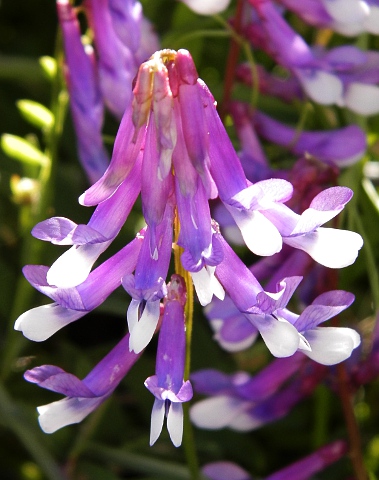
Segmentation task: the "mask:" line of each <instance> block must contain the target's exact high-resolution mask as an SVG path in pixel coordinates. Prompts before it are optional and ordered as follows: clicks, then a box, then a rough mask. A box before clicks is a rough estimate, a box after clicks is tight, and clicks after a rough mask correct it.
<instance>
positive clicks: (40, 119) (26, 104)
mask: <svg viewBox="0 0 379 480" xmlns="http://www.w3.org/2000/svg"><path fill="white" fill-rule="evenodd" d="M17 107H18V109H19V110H20V112H21V114H22V116H23V117H24V118H25V120H27V121H28V122H29V123H31V124H32V125H35V126H36V127H38V128H44V129H50V128H51V127H52V126H53V123H54V115H53V114H52V112H51V111H50V110H49V109H47V108H46V107H45V106H44V105H42V104H41V103H38V102H33V101H32V100H19V101H18V102H17Z"/></svg>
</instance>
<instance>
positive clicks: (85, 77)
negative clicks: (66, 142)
mask: <svg viewBox="0 0 379 480" xmlns="http://www.w3.org/2000/svg"><path fill="white" fill-rule="evenodd" d="M57 10H58V19H59V23H60V26H61V29H62V35H63V43H64V49H65V61H66V70H65V73H66V80H67V87H68V91H69V94H70V107H71V113H72V117H73V121H74V126H75V132H76V138H77V143H78V153H79V159H80V162H81V164H82V166H83V168H84V170H85V172H86V174H87V175H88V178H89V180H90V182H91V183H93V182H96V181H97V180H98V179H99V178H100V177H101V175H102V174H103V173H104V171H105V169H106V168H107V166H108V164H109V158H108V154H107V152H106V150H105V148H104V145H103V141H102V137H101V130H102V125H103V102H102V98H101V93H100V89H99V85H98V80H97V74H96V64H95V59H94V55H93V51H92V48H91V47H90V46H89V45H88V46H86V47H85V46H84V45H83V44H82V41H81V34H80V27H79V22H78V21H77V19H76V16H75V12H74V9H73V8H72V7H71V5H70V3H69V1H68V0H57Z"/></svg>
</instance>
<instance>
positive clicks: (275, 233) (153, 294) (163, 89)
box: [16, 50, 362, 445]
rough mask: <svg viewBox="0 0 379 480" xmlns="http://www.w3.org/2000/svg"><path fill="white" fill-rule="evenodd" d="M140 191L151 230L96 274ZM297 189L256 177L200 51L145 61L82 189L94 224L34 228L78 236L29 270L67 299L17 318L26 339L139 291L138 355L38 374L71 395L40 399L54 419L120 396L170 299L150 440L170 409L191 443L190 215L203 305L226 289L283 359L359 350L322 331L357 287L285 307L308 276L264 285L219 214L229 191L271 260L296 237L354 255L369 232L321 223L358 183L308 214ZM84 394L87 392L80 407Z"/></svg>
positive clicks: (311, 248)
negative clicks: (213, 210)
mask: <svg viewBox="0 0 379 480" xmlns="http://www.w3.org/2000/svg"><path fill="white" fill-rule="evenodd" d="M139 194H141V200H142V210H143V215H144V218H145V221H146V224H147V226H146V228H145V229H144V230H143V231H142V232H140V233H139V235H138V237H137V238H136V239H135V240H133V241H132V242H131V243H130V244H128V245H127V246H126V247H124V249H122V250H121V251H120V252H118V253H116V254H115V255H114V256H113V257H111V258H109V259H108V260H106V261H105V262H104V263H102V264H101V265H100V266H98V267H97V268H95V269H94V270H93V271H92V272H91V269H92V266H93V264H94V263H95V261H96V260H97V259H98V257H99V256H100V254H101V253H103V252H104V251H105V250H106V248H107V247H108V246H109V245H110V243H111V242H112V240H113V239H114V238H115V237H116V235H117V234H118V233H119V231H120V229H121V227H122V225H123V223H124V222H125V220H126V218H127V216H128V214H129V212H130V209H131V207H132V205H133V203H134V202H135V200H136V198H137V196H138V195H139ZM291 194H292V186H291V184H290V183H289V182H288V181H286V180H281V179H274V178H272V179H268V180H264V181H260V182H257V183H254V184H252V183H251V182H249V181H248V180H247V178H246V177H245V174H244V172H243V169H242V167H241V164H240V162H239V159H238V157H237V154H236V153H235V151H234V149H233V147H232V144H231V142H230V140H229V138H228V136H227V134H226V132H225V130H224V128H223V126H222V123H221V120H220V118H219V116H218V114H217V111H216V107H215V102H214V99H213V97H212V95H211V94H210V92H209V90H208V88H207V87H206V85H205V84H204V83H203V82H202V81H201V80H200V79H199V78H198V76H197V73H196V69H195V66H194V64H193V61H192V59H191V56H190V55H189V53H188V52H187V51H184V50H179V51H178V52H174V51H171V50H163V51H161V52H157V53H156V54H154V55H153V56H152V57H151V58H150V60H148V61H147V62H145V63H143V64H142V65H141V67H140V69H139V73H138V76H137V79H136V83H135V87H134V90H133V101H132V102H131V103H130V104H129V106H128V107H127V109H126V111H125V114H124V116H123V119H122V122H121V125H120V128H119V131H118V134H117V138H116V142H115V147H114V151H113V156H112V160H111V163H110V165H109V167H108V168H107V170H106V172H105V173H104V175H103V176H102V177H101V178H100V179H99V180H98V181H97V182H96V183H95V184H94V185H93V186H92V187H90V188H89V189H88V190H87V191H86V192H85V193H84V194H83V195H82V196H81V198H80V202H81V203H82V204H83V205H97V208H96V210H95V211H94V213H93V215H92V217H91V219H90V221H89V222H88V224H87V225H77V224H75V223H74V222H72V221H70V220H68V219H66V218H61V217H53V218H51V219H49V220H46V221H43V222H42V223H40V224H38V225H37V226H36V227H35V228H34V230H33V232H32V233H33V235H34V236H35V237H37V238H39V239H41V240H45V241H50V242H52V243H55V244H59V245H72V246H71V248H70V249H69V250H67V251H66V252H65V253H64V254H63V255H62V256H61V257H59V258H58V259H57V260H56V262H55V263H54V264H53V265H52V266H51V267H50V268H48V267H44V266H31V265H29V266H26V267H25V269H24V274H25V276H26V278H27V279H28V280H29V281H30V282H31V283H32V285H33V286H34V287H35V288H37V289H38V290H40V291H41V292H43V293H45V294H47V295H48V296H50V297H51V298H52V299H53V300H54V301H55V303H53V304H52V305H50V306H43V307H38V308H36V309H34V310H31V311H29V312H26V313H24V314H23V315H22V316H21V317H20V318H19V319H18V320H17V322H16V328H17V329H18V330H21V331H23V333H24V334H25V335H26V336H27V337H29V338H31V339H33V340H44V339H45V338H47V337H49V336H50V335H51V334H53V333H54V332H55V331H57V330H58V329H59V328H61V327H63V326H64V325H66V324H68V323H70V322H72V321H75V320H77V319H78V318H80V317H82V316H83V315H85V314H86V313H87V312H88V311H90V310H92V309H93V308H95V307H96V306H98V305H99V304H100V303H102V301H104V299H105V298H106V297H107V296H108V295H109V294H110V293H111V292H112V291H113V290H114V289H115V288H116V287H118V286H120V285H122V286H123V287H124V289H125V290H126V291H127V292H128V293H129V294H130V296H131V297H132V301H131V302H130V306H129V309H128V314H127V319H128V327H129V334H128V336H127V337H126V339H124V340H123V341H122V342H123V343H127V344H128V350H129V353H128V352H126V353H125V354H123V355H121V356H122V358H118V355H119V354H118V352H119V351H120V347H119V346H118V347H116V348H115V350H114V351H112V352H111V354H109V357H106V359H105V360H104V361H103V362H102V363H100V364H99V365H98V366H97V367H96V368H95V370H93V371H92V372H91V374H89V376H88V377H86V379H85V380H83V382H80V381H79V380H77V379H75V380H73V377H72V376H69V377H67V375H69V374H66V373H64V372H62V371H61V370H60V369H59V370H56V368H55V367H40V368H37V369H34V370H32V371H30V372H28V373H27V374H26V378H27V379H29V380H31V381H34V382H37V383H38V384H39V385H40V386H42V387H45V388H50V389H53V390H55V391H58V392H60V393H66V394H67V395H68V397H70V400H66V401H64V402H61V403H59V402H58V404H52V406H45V407H41V408H40V414H41V425H42V427H43V428H44V429H45V430H46V431H53V430H55V429H56V428H59V427H60V426H62V424H66V423H73V422H76V421H79V420H80V419H81V418H83V415H85V414H87V413H88V412H89V411H91V410H93V409H94V408H95V407H96V406H97V405H98V404H99V402H101V401H103V400H104V399H105V398H106V397H107V396H108V395H109V394H110V392H111V391H113V389H114V388H115V386H116V385H117V383H118V382H119V381H120V375H119V372H124V373H125V371H126V370H127V369H128V368H129V367H130V364H131V363H133V362H134V361H135V360H136V358H137V356H138V355H139V354H140V353H141V352H142V351H143V349H144V348H145V347H146V345H147V344H148V343H149V342H150V340H151V338H152V337H153V335H154V332H155V330H156V329H157V326H158V322H159V319H160V317H161V301H162V300H163V301H164V313H163V316H162V324H161V326H160V329H161V332H160V337H159V338H160V340H159V346H158V360H157V368H156V376H154V377H150V378H149V379H148V380H147V381H146V386H147V387H148V389H149V390H150V391H151V392H152V393H153V394H154V396H155V397H156V400H155V404H154V408H153V415H152V440H151V441H152V442H154V441H155V440H156V438H157V436H158V435H159V432H160V429H161V424H162V419H163V417H162V415H163V414H164V412H165V410H166V414H167V416H168V427H169V431H170V433H171V436H172V438H173V442H174V444H175V445H179V444H180V442H181V427H180V426H177V427H175V428H174V426H173V424H175V422H177V423H178V425H180V424H181V423H180V422H181V421H180V420H179V418H180V415H181V413H180V412H181V410H180V408H179V407H180V402H182V401H187V400H189V399H190V398H191V396H192V390H191V388H190V385H189V384H188V381H187V382H185V383H183V369H184V363H183V362H184V360H180V361H178V360H177V359H178V358H181V359H182V358H183V355H184V354H183V352H184V345H185V340H184V336H183V335H184V310H183V308H184V304H185V297H184V293H183V290H184V288H185V287H184V286H183V285H182V280H180V277H179V278H176V279H175V280H172V282H171V284H170V285H171V286H169V287H168V286H167V285H166V278H167V274H168V270H169V265H170V258H171V251H172V242H173V226H174V223H178V224H180V231H179V235H178V236H177V238H176V239H175V243H176V244H177V245H178V247H180V248H181V252H182V253H181V256H180V261H181V264H182V267H183V268H184V270H185V271H186V272H188V274H189V275H190V277H189V278H191V279H192V282H193V284H194V286H195V289H196V292H197V295H198V298H199V301H200V303H201V304H202V305H207V304H209V302H210V301H211V300H212V298H213V295H216V296H218V297H219V298H220V299H223V298H224V290H226V292H227V293H228V294H229V296H230V298H231V299H232V301H233V304H234V305H235V307H236V308H237V309H238V310H239V311H240V312H241V313H242V314H243V315H244V318H245V323H246V326H241V329H242V330H241V332H242V331H245V330H246V328H247V330H249V329H250V330H254V329H255V330H256V331H259V332H260V334H261V335H262V337H263V339H264V341H265V342H266V345H267V346H268V348H269V349H270V351H271V353H272V354H273V355H275V356H278V357H288V356H291V355H293V354H294V353H295V352H296V351H297V350H301V351H303V352H304V353H305V354H306V355H308V356H309V357H311V358H314V359H316V360H317V361H320V362H321V363H325V364H334V363H336V362H340V361H342V360H343V359H345V358H347V357H348V356H350V354H351V352H352V350H353V349H354V348H356V347H357V345H358V344H359V337H358V335H357V334H356V333H355V332H354V331H353V330H350V329H343V328H340V329H338V328H337V329H336V328H321V329H320V328H319V327H318V325H319V324H320V323H321V322H323V321H325V320H328V319H329V318H331V317H332V316H334V315H336V314H337V313H339V312H340V311H341V310H343V309H344V308H346V307H347V306H348V305H349V304H350V303H351V302H352V300H353V297H352V296H351V295H350V294H348V293H346V292H330V293H329V294H325V295H324V296H321V297H318V298H317V299H316V300H315V301H314V302H313V304H312V305H310V306H309V307H307V309H305V310H304V312H303V313H302V314H301V315H300V316H299V315H295V314H294V313H292V312H291V311H289V310H287V308H286V305H287V303H288V301H289V299H290V297H291V295H292V293H293V292H294V290H295V288H296V286H297V285H298V284H299V282H300V280H301V278H299V277H289V278H284V279H283V280H282V281H281V282H280V283H279V284H278V286H277V288H276V291H275V292H272V293H270V292H265V291H264V289H263V287H262V286H261V285H260V283H259V282H258V280H257V279H256V278H255V277H254V275H253V274H252V273H251V271H250V270H249V269H247V267H246V266H245V265H244V264H243V262H242V261H241V260H240V259H239V258H238V257H237V255H236V254H235V253H234V252H233V250H232V249H231V248H230V246H229V245H228V243H227V242H226V241H225V239H224V238H223V236H222V235H221V234H220V232H219V229H218V226H217V224H216V223H215V222H214V221H213V220H212V218H211V215H210V207H209V203H208V201H209V199H213V198H216V197H217V196H218V197H219V198H220V199H221V201H222V202H223V204H224V206H225V207H226V208H227V209H228V211H229V212H230V213H231V215H232V216H233V218H234V219H235V221H236V224H237V225H238V227H239V228H240V229H241V233H242V235H243V237H244V239H245V241H246V244H247V246H248V247H249V248H250V249H251V250H252V251H253V252H254V253H256V254H259V255H272V254H274V253H276V252H278V251H280V250H281V249H282V245H283V243H285V244H287V245H290V246H292V247H295V248H298V249H300V250H304V251H306V252H308V253H309V255H311V256H312V257H313V258H314V259H315V260H317V261H319V262H321V263H322V264H324V265H327V266H329V267H338V268H339V267H344V266H346V265H350V264H351V263H352V262H354V260H355V258H356V256H357V252H358V250H359V249H360V248H361V246H362V239H361V237H360V236H359V235H358V234H356V233H353V232H349V231H342V230H335V229H332V228H324V227H321V225H322V224H323V223H325V222H327V221H328V220H330V219H331V218H333V217H334V216H335V215H337V214H338V213H339V212H340V211H341V210H342V209H343V207H344V205H345V204H346V203H347V202H348V201H349V200H350V198H351V195H352V192H351V191H350V190H349V189H348V188H345V187H334V188H330V189H327V190H325V191H324V192H321V193H320V194H319V195H317V196H316V197H315V198H314V199H313V200H312V202H311V204H310V207H309V208H308V209H306V210H305V211H304V212H303V213H302V214H301V215H299V214H296V213H294V212H293V211H292V210H291V209H290V208H288V207H287V206H286V205H285V203H284V202H285V201H287V200H289V199H290V197H291ZM342 245H343V248H342ZM133 272H134V274H133ZM236 278H237V279H238V282H237V284H236ZM173 282H174V284H173ZM177 284H178V285H179V286H176V285H177ZM176 331H177V333H175V332H176ZM169 332H170V333H169ZM174 337H175V338H177V340H176V341H173V338H174ZM243 341H244V339H243ZM174 359H175V360H174ZM103 369H104V370H103ZM172 369H173V370H172ZM115 370H117V375H115V374H114V372H115ZM99 371H100V372H101V375H100V376H99V378H100V380H99V379H98V381H100V384H101V385H102V386H103V382H104V381H105V378H108V379H109V383H108V385H107V388H105V387H104V386H103V388H100V387H99V386H98V385H96V386H93V382H94V381H96V374H98V372H99ZM94 372H96V373H94ZM67 378H70V379H71V380H72V382H73V387H72V388H71V387H70V388H68V387H67V383H68V380H67ZM88 378H89V379H88ZM62 385H63V386H62ZM83 385H85V387H83ZM76 387H77V389H76ZM86 389H87V390H86ZM75 398H76V399H78V398H85V399H86V401H82V402H80V403H78V402H75V401H74V399H75ZM167 401H170V402H171V406H167ZM58 408H62V409H64V410H65V412H66V416H65V417H64V416H63V415H57V413H56V412H57V409H58ZM78 410H80V413H78ZM54 418H57V420H56V423H55V422H54Z"/></svg>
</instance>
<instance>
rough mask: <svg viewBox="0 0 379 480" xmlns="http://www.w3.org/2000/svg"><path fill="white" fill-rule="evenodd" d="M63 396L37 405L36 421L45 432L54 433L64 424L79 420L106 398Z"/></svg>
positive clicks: (106, 396)
mask: <svg viewBox="0 0 379 480" xmlns="http://www.w3.org/2000/svg"><path fill="white" fill-rule="evenodd" d="M108 396H109V395H104V396H103V397H96V398H76V397H73V398H69V397H66V398H63V399H62V400H59V401H58V402H53V403H49V404H48V405H42V406H41V407H38V408H37V410H38V413H39V418H38V422H39V424H40V426H41V429H42V430H43V431H44V432H45V433H54V432H56V431H57V430H59V429H60V428H62V427H65V426H66V425H72V424H73V423H79V422H81V421H82V420H83V419H84V418H85V417H86V416H87V415H89V414H90V413H91V412H93V411H94V410H96V408H97V407H98V406H99V405H100V404H101V403H103V402H104V400H106V399H107V398H108Z"/></svg>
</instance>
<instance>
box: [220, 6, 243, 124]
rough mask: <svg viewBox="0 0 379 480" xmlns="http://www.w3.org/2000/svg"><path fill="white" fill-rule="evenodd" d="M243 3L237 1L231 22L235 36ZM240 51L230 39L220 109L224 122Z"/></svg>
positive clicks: (238, 27) (236, 43) (239, 23)
mask: <svg viewBox="0 0 379 480" xmlns="http://www.w3.org/2000/svg"><path fill="white" fill-rule="evenodd" d="M243 2H244V0H238V2H237V8H236V14H235V17H234V21H233V28H234V30H235V32H236V33H237V34H239V33H240V31H241V23H242V12H243ZM240 49H241V46H240V44H239V43H238V42H237V41H236V40H235V39H234V38H233V37H232V38H231V40H230V48H229V53H228V58H227V61H226V72H225V83H224V93H223V97H222V102H221V109H220V117H221V120H224V118H225V115H226V113H227V108H228V104H229V102H230V99H231V96H232V89H233V83H234V77H235V73H236V67H237V62H238V57H239V52H240Z"/></svg>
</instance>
